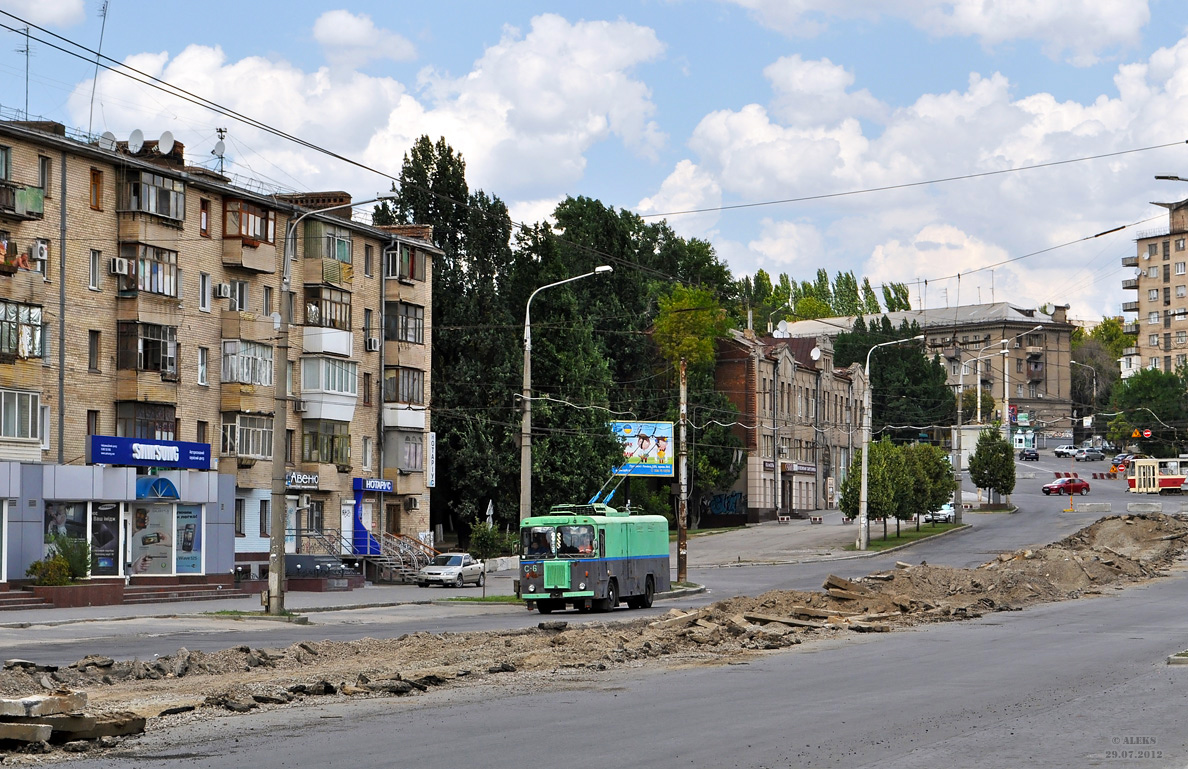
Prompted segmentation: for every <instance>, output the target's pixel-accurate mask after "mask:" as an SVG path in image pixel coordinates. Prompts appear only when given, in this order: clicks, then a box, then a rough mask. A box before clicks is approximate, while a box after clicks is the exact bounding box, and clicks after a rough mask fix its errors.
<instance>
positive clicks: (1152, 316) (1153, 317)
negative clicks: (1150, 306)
mask: <svg viewBox="0 0 1188 769" xmlns="http://www.w3.org/2000/svg"><path fill="white" fill-rule="evenodd" d="M1158 322H1159V313H1158V311H1155V312H1149V313H1147V325H1150V326H1153V325H1155V324H1156V323H1158Z"/></svg>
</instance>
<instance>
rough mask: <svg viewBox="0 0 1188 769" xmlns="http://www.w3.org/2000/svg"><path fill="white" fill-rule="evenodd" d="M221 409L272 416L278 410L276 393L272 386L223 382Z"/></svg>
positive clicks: (221, 386)
mask: <svg viewBox="0 0 1188 769" xmlns="http://www.w3.org/2000/svg"><path fill="white" fill-rule="evenodd" d="M219 409H220V410H221V411H240V412H244V413H248V414H272V413H273V412H274V411H275V410H276V391H275V390H274V389H273V386H272V385H250V384H242V383H240V382H223V383H222V384H221V385H219Z"/></svg>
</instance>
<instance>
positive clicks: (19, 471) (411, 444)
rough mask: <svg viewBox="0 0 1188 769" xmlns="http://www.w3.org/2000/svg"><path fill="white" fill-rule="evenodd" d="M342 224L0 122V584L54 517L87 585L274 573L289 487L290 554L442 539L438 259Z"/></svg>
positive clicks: (159, 153) (196, 176)
mask: <svg viewBox="0 0 1188 769" xmlns="http://www.w3.org/2000/svg"><path fill="white" fill-rule="evenodd" d="M319 209H330V210H326V211H325V212H319ZM350 210H351V208H350V197H349V196H348V195H346V194H345V193H338V192H336V193H324V194H304V195H279V194H264V193H261V192H257V191H253V190H250V189H247V188H246V186H240V185H235V184H232V183H231V182H230V180H229V179H228V178H226V177H224V176H221V175H220V174H217V173H214V172H211V171H209V170H206V169H203V168H199V167H194V166H187V165H186V164H185V155H184V148H183V147H182V146H181V145H180V144H179V143H176V142H173V141H172V139H168V138H167V137H162V142H160V143H158V142H153V141H149V142H143V144H142V143H141V142H139V141H136V142H133V143H132V146H131V147H130V146H128V144H126V143H117V142H115V141H113V140H112V139H110V138H105V139H101V140H98V141H93V140H91V139H90V138H89V137H85V136H72V135H69V134H68V132H67V131H66V129H65V128H64V127H63V126H61V125H57V124H52V123H17V122H5V123H0V486H4V485H5V483H7V485H6V488H0V498H2V499H3V500H9V502H8V503H7V504H8V505H9V507H8V509H7V510H6V515H5V516H4V518H3V525H2V526H0V536H2V537H3V546H2V547H0V553H3V563H0V576H3V577H4V578H6V579H7V578H13V579H19V578H21V577H23V576H24V570H25V568H26V566H27V565H28V563H30V562H31V561H33V560H36V559H38V558H40V557H42V556H43V554H44V549H45V543H44V540H45V539H46V536H45V531H46V529H47V527H48V526H50V525H52V524H54V523H55V521H54V520H53V516H55V515H57V516H60V515H61V514H62V511H65V512H66V516H67V518H68V520H69V531H70V533H71V534H73V535H75V536H80V537H84V536H85V537H89V538H90V539H91V541H92V546H93V550H94V552H95V553H97V554H98V553H102V557H100V556H99V555H95V556H94V557H93V559H92V560H93V564H92V567H93V568H92V572H93V574H95V575H102V576H130V577H135V576H137V575H140V574H153V575H158V576H172V575H177V574H182V573H187V572H197V573H202V574H208V575H213V574H224V575H225V574H228V573H229V572H231V571H233V570H234V569H239V570H240V573H241V574H244V575H246V574H248V573H251V574H253V575H255V574H259V573H260V572H261V571H265V570H266V569H267V562H268V549H269V547H268V545H269V540H270V537H271V536H272V531H271V516H270V511H271V506H272V504H273V496H272V489H273V479H274V478H278V477H280V476H281V475H282V474H283V477H284V478H285V489H286V495H285V497H286V507H287V513H286V524H285V527H286V532H285V536H286V542H287V546H288V550H289V551H290V552H299V551H305V550H306V549H307V548H313V549H320V550H329V551H330V552H335V551H337V552H338V553H339V554H342V555H348V554H351V553H353V552H363V553H366V552H368V551H369V549H370V548H371V545H374V544H375V543H374V542H372V543H371V544H370V545H369V544H368V542H369V538H373V539H374V538H377V537H380V536H381V533H383V532H392V533H402V534H411V535H414V536H415V535H428V532H429V521H428V494H429V486H430V485H431V482H430V481H429V480H428V477H427V472H426V470H427V468H428V469H431V466H430V462H431V453H430V452H428V451H427V450H426V444H428V442H429V436H430V433H429V432H428V429H429V412H428V396H427V393H428V387H429V363H428V362H429V354H428V350H429V346H430V344H431V342H432V336H431V331H430V328H429V324H428V323H427V322H426V321H427V319H428V318H430V317H431V309H432V307H431V296H430V294H431V291H430V285H431V282H430V271H431V268H432V258H433V256H434V255H435V254H436V253H438V252H437V251H436V249H434V247H433V246H432V244H431V243H430V242H429V235H430V233H427V232H425V231H424V229H414V230H407V229H406V230H400V229H396V230H384V229H380V228H377V227H372V226H370V225H368V224H364V223H360V222H357V221H352V219H351V218H350ZM286 234H288V235H289V238H288V242H286ZM286 278H287V280H286ZM286 286H288V291H287V292H286V290H285V287H286ZM282 315H283V317H282ZM282 320H284V321H291V322H285V323H282ZM285 331H287V332H288V333H287V334H286V333H284V332H285ZM390 382H394V383H395V384H393V385H392V386H389V383H390ZM281 417H283V419H282V418H281ZM281 422H283V423H284V427H283V433H282V432H281V431H280V427H279V425H280V423H281ZM274 446H277V447H280V449H279V451H277V450H275V449H274ZM152 478H163V479H165V480H166V481H168V483H160V482H158V483H154V482H152V481H151V480H146V479H152ZM11 500H15V501H16V503H15V504H12V503H11ZM109 530H110V531H109ZM142 532H147V534H145V533H142ZM100 534H103V536H105V537H106V536H107V535H108V534H110V535H111V538H112V541H110V542H107V541H104V543H103V547H99V543H100V539H99V538H100ZM359 545H363V546H362V547H357V546H359Z"/></svg>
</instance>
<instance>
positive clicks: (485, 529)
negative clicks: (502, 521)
mask: <svg viewBox="0 0 1188 769" xmlns="http://www.w3.org/2000/svg"><path fill="white" fill-rule="evenodd" d="M519 542H520V532H519V530H516V531H507V532H505V531H500V530H499V529H498V528H497V527H495V526H492V525H490V524H488V523H487V522H486V521H483V522H482V523H475V524H471V527H470V551H471V552H472V553H474V555H475V556H476V557H478V559H479V560H481V561H485V560H488V559H490V558H495V557H496V556H501V555H512V554H514V553H515V552H516V548H517V547H518V546H519Z"/></svg>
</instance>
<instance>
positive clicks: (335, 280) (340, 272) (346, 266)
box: [305, 257, 355, 288]
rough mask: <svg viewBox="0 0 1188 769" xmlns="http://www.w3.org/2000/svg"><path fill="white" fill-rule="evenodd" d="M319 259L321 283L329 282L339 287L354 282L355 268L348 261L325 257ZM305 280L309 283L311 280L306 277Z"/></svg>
mask: <svg viewBox="0 0 1188 769" xmlns="http://www.w3.org/2000/svg"><path fill="white" fill-rule="evenodd" d="M321 261H322V265H321V266H322V271H321V279H322V282H323V283H329V284H330V285H332V286H338V287H339V288H350V287H351V284H352V283H354V282H355V268H354V266H353V265H352V264H350V263H349V262H340V261H338V260H337V259H327V258H325V257H323V258H322V260H321ZM305 282H306V283H309V282H311V281H309V280H308V278H307V280H306V281H305ZM315 282H316V281H315Z"/></svg>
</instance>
